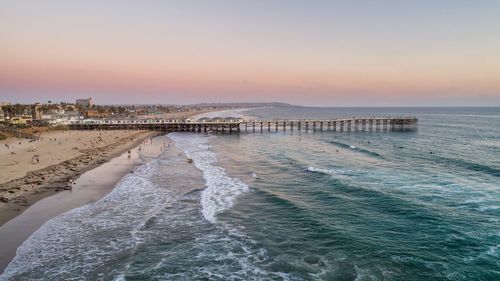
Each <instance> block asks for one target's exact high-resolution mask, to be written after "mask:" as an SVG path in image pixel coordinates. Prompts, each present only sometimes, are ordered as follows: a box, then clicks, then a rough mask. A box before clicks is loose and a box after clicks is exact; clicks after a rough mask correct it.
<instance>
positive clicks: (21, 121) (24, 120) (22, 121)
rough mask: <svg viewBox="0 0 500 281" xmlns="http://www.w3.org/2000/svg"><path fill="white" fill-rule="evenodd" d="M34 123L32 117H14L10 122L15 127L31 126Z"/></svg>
mask: <svg viewBox="0 0 500 281" xmlns="http://www.w3.org/2000/svg"><path fill="white" fill-rule="evenodd" d="M32 122H33V118H32V117H31V115H21V116H14V117H12V118H10V120H9V123H11V124H13V125H29V124H31V123H32Z"/></svg>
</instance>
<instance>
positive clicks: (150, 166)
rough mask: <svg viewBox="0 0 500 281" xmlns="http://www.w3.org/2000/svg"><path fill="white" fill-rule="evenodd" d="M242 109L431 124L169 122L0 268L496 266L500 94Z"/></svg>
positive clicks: (110, 273)
mask: <svg viewBox="0 0 500 281" xmlns="http://www.w3.org/2000/svg"><path fill="white" fill-rule="evenodd" d="M238 114H244V115H247V116H253V118H265V119H267V118H269V119H272V118H290V119H298V118H334V117H351V116H383V117H386V116H416V117H417V118H419V128H418V130H416V131H407V132H331V131H328V132H326V131H324V132H319V131H316V132H313V131H308V132H305V131H301V132H298V131H293V132H291V131H289V130H288V131H286V132H283V131H279V132H270V133H269V132H263V133H260V132H255V133H252V132H248V133H245V132H241V133H240V134H214V135H205V134H199V133H173V134H169V135H168V137H169V138H171V139H172V140H173V141H174V144H173V145H171V147H169V148H167V149H166V150H165V151H164V152H163V153H162V154H161V155H160V156H159V157H158V158H157V159H155V160H153V161H149V162H148V163H146V164H144V165H142V166H139V167H137V168H136V169H135V170H134V171H133V173H130V174H128V175H126V176H125V177H124V178H123V179H121V181H120V182H119V183H118V184H117V185H116V187H115V189H114V190H113V191H112V192H111V193H110V194H108V195H107V196H105V197H104V198H102V199H101V200H99V201H97V202H94V203H92V204H89V205H85V206H83V207H80V208H77V209H73V210H71V211H69V212H66V213H64V214H62V215H59V216H57V217H55V218H53V219H51V220H49V221H47V222H46V223H45V224H44V225H43V226H42V227H41V228H40V229H38V230H37V231H36V232H35V233H33V235H31V237H30V238H29V239H28V240H26V241H25V242H24V243H23V244H22V245H21V246H20V247H19V248H18V251H17V255H16V257H15V258H14V259H13V261H12V262H11V263H10V264H9V265H8V267H7V268H6V270H5V272H4V274H3V275H1V276H0V280H342V281H343V280H500V222H499V219H500V108H308V107H298V108H295V107H289V108H287V107H277V108H259V109H250V110H248V111H244V112H238ZM162 138H165V137H162ZM186 157H190V158H192V159H193V163H192V164H189V163H187V161H186Z"/></svg>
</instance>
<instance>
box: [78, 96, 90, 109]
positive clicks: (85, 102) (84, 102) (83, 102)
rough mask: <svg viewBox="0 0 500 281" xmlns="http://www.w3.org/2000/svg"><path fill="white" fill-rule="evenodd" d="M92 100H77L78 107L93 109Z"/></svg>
mask: <svg viewBox="0 0 500 281" xmlns="http://www.w3.org/2000/svg"><path fill="white" fill-rule="evenodd" d="M92 104H93V103H92V98H88V99H77V100H76V105H79V106H81V107H84V108H88V107H91V106H92Z"/></svg>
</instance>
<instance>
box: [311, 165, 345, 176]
mask: <svg viewBox="0 0 500 281" xmlns="http://www.w3.org/2000/svg"><path fill="white" fill-rule="evenodd" d="M306 170H307V171H308V172H312V173H322V174H327V175H343V174H346V173H347V171H346V170H342V169H321V168H315V167H311V166H310V167H307V169H306Z"/></svg>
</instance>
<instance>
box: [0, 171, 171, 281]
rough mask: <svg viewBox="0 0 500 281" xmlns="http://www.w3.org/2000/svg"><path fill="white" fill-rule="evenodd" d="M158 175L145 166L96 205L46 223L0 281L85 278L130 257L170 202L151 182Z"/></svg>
mask: <svg viewBox="0 0 500 281" xmlns="http://www.w3.org/2000/svg"><path fill="white" fill-rule="evenodd" d="M158 172H159V171H158V162H157V161H152V162H150V163H147V164H145V165H143V166H141V167H138V168H137V170H136V171H135V172H134V173H131V174H128V175H127V176H125V177H124V178H123V179H122V180H121V181H120V182H119V183H118V184H117V186H116V187H115V189H113V191H112V192H111V193H109V194H108V195H107V196H105V197H104V198H102V199H101V200H99V201H97V202H95V203H92V204H88V205H85V206H82V207H80V208H76V209H73V210H71V211H69V212H66V213H64V214H62V215H59V216H57V217H55V218H53V219H51V220H49V221H47V222H46V223H45V224H44V225H43V226H42V227H40V228H39V229H38V230H37V231H36V232H34V233H33V234H32V235H31V236H30V238H28V239H27V240H26V241H25V242H24V243H23V244H22V245H21V246H20V247H19V248H18V250H17V255H16V256H15V257H14V259H13V260H12V262H11V263H10V264H9V265H8V266H7V268H6V269H5V271H4V274H3V275H2V276H0V280H11V279H16V278H17V277H16V276H18V275H20V274H31V272H38V271H41V270H43V272H44V276H50V277H51V278H52V280H63V279H68V278H73V277H75V276H86V275H87V274H92V273H95V272H96V271H95V269H96V268H97V267H99V266H101V265H102V264H105V263H107V262H108V261H110V260H113V257H114V256H116V255H118V254H120V253H125V252H128V251H133V249H134V248H135V247H136V246H137V245H138V244H140V243H142V240H143V237H142V236H141V233H140V232H141V229H142V228H143V227H144V225H145V223H146V222H147V221H148V220H149V219H150V218H152V217H153V216H155V215H156V214H157V213H159V212H160V211H161V210H162V209H163V208H164V207H165V204H168V203H167V202H169V201H171V200H172V197H171V194H170V192H169V191H168V190H166V189H162V188H159V187H158V186H157V185H155V184H154V183H153V182H152V181H151V177H152V175H154V174H157V173H158ZM48 264H50V265H51V266H50V267H47V268H46V267H45V265H48ZM116 269H118V268H116ZM109 273H110V274H114V273H113V272H109ZM116 274H117V275H118V272H117V273H116Z"/></svg>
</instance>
